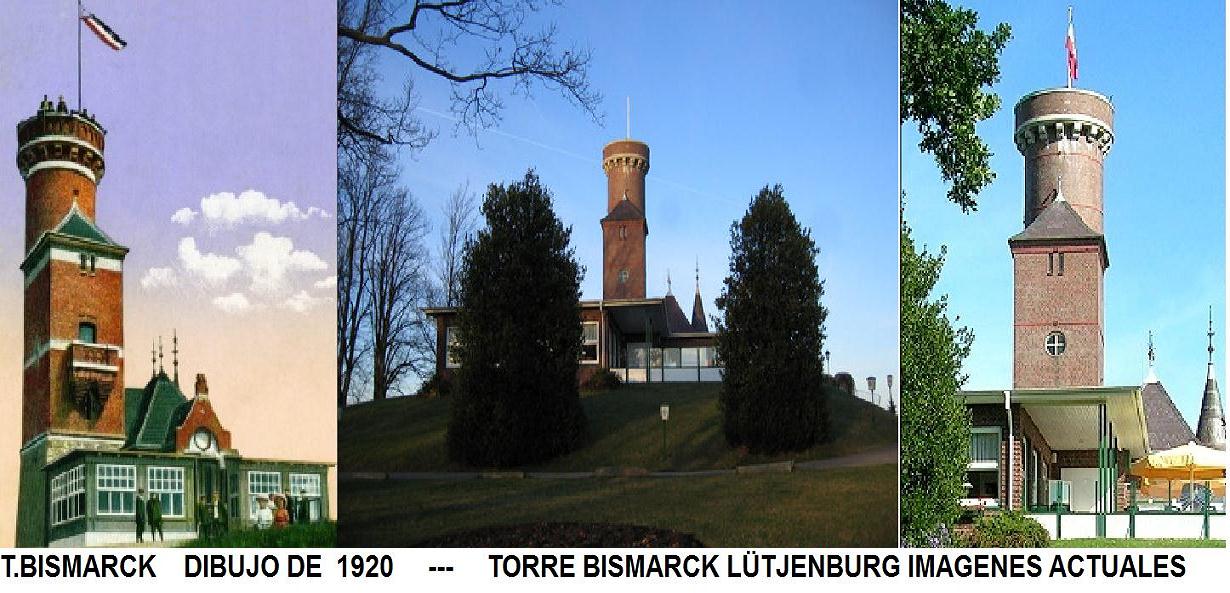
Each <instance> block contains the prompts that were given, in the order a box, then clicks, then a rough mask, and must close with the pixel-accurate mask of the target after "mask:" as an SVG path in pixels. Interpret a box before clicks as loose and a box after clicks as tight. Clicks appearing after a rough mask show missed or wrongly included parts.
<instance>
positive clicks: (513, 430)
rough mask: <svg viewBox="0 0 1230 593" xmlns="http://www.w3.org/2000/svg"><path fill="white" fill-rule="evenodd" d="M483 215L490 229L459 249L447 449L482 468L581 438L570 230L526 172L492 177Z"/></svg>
mask: <svg viewBox="0 0 1230 593" xmlns="http://www.w3.org/2000/svg"><path fill="white" fill-rule="evenodd" d="M482 212H483V215H484V216H485V218H486V223H487V226H486V228H483V229H481V230H480V231H479V232H478V233H477V234H476V236H475V238H474V240H473V241H472V242H470V243H469V244H468V246H467V248H466V252H465V256H464V260H463V271H462V277H461V286H460V291H459V295H458V297H459V304H460V309H459V312H458V314H457V324H456V326H455V328H454V332H455V333H454V338H455V339H456V340H457V342H456V345H455V348H453V350H454V352H455V353H456V355H455V356H456V358H457V359H458V362H460V367H459V368H458V369H457V383H456V388H455V390H454V396H455V400H454V402H453V407H452V417H451V419H450V422H449V427H448V447H449V453H450V455H451V457H452V458H453V459H455V460H457V461H460V462H463V463H466V464H469V465H476V466H486V467H509V466H516V465H522V464H528V463H535V462H540V461H544V460H547V459H550V458H552V457H555V456H557V455H560V454H563V453H566V452H568V451H571V450H573V449H575V448H576V447H577V446H578V445H579V444H580V443H581V441H582V439H583V438H584V435H585V429H586V421H585V414H584V412H583V411H582V409H581V402H580V396H579V393H578V390H577V359H578V357H579V356H580V352H581V319H580V306H579V299H580V284H581V278H582V276H583V275H584V270H583V269H582V268H581V267H580V266H579V265H578V264H577V262H576V260H575V258H574V257H573V249H572V248H571V247H570V246H569V238H570V237H571V235H572V230H571V229H570V228H567V227H565V226H564V225H563V223H561V222H560V220H559V219H558V218H556V216H555V212H554V210H553V209H552V199H551V194H550V192H549V191H548V190H547V189H546V188H545V187H543V186H542V185H541V183H540V182H539V180H538V177H537V176H536V175H535V174H534V172H533V171H532V170H531V171H529V172H527V173H526V175H525V178H524V179H523V180H521V181H518V182H516V183H512V184H510V185H508V186H504V185H496V184H492V185H491V186H490V187H489V188H488V189H487V195H486V198H485V200H484V202H483V206H482Z"/></svg>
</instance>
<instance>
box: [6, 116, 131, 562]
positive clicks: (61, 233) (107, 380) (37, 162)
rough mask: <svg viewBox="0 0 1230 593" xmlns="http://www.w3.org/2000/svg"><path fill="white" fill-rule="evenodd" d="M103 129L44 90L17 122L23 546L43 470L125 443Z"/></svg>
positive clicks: (38, 516)
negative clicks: (21, 186)
mask: <svg viewBox="0 0 1230 593" xmlns="http://www.w3.org/2000/svg"><path fill="white" fill-rule="evenodd" d="M105 135H106V130H104V129H103V128H102V126H100V125H99V124H98V122H97V121H95V120H94V119H93V117H91V116H90V115H89V114H88V113H87V112H84V111H70V110H69V109H68V106H67V105H66V104H65V103H64V100H63V99H60V101H59V102H58V103H57V104H54V105H53V104H52V102H50V101H48V100H47V99H46V97H44V98H43V101H42V103H41V104H40V105H39V108H38V112H37V113H36V114H35V115H34V116H33V117H30V118H28V119H26V120H24V121H22V122H21V123H19V124H17V146H18V149H17V169H18V171H19V172H20V173H21V176H22V177H23V178H24V179H25V182H26V233H25V238H26V241H25V250H26V251H25V253H26V255H25V258H24V259H23V260H22V263H21V270H22V273H23V276H24V279H25V283H24V285H25V307H24V319H25V343H24V351H23V369H22V444H23V445H22V449H21V461H22V476H21V485H20V492H19V500H18V506H19V508H18V516H19V519H18V523H19V525H18V530H17V531H18V545H43V544H45V542H36V541H29V540H23V536H25V535H27V534H35V533H38V534H41V533H42V532H43V530H41V529H23V528H22V525H23V521H25V520H26V519H27V518H29V519H30V520H31V521H35V522H36V523H35V524H37V522H41V521H42V520H44V518H45V517H46V509H45V505H46V500H47V496H46V480H45V478H44V476H43V475H42V474H43V472H42V467H43V466H44V465H46V464H47V463H49V462H51V461H54V460H55V459H56V458H58V457H59V456H61V455H63V454H64V453H67V452H68V451H70V450H74V449H83V448H84V449H114V448H118V447H119V446H121V445H122V444H123V442H124V350H123V347H124V324H123V321H124V310H123V262H124V256H125V255H126V254H127V252H128V249H127V248H126V247H123V246H121V245H119V244H118V243H116V242H115V241H113V240H112V239H111V238H110V237H108V236H107V235H106V234H105V233H103V232H102V231H101V230H100V229H99V228H98V227H97V225H96V224H95V219H94V214H95V195H96V190H97V187H98V183H99V181H100V180H101V179H102V176H103V173H104V170H105V167H104V161H103V146H104V137H105Z"/></svg>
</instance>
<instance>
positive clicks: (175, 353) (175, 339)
mask: <svg viewBox="0 0 1230 593" xmlns="http://www.w3.org/2000/svg"><path fill="white" fill-rule="evenodd" d="M171 365H172V366H173V367H174V368H175V384H176V385H179V334H178V333H177V332H176V330H174V329H172V330H171Z"/></svg>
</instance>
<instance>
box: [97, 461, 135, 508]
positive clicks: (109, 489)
mask: <svg viewBox="0 0 1230 593" xmlns="http://www.w3.org/2000/svg"><path fill="white" fill-rule="evenodd" d="M104 469H105V470H107V471H108V475H105V476H104V475H103V470H104ZM111 470H121V471H120V472H119V473H117V474H112V473H110V472H111ZM121 474H127V475H121ZM103 480H108V481H113V480H131V482H132V483H131V486H113V485H104V484H103ZM104 492H105V493H108V496H107V499H108V505H107V507H108V510H106V511H104V510H103V508H102V504H100V503H101V502H102V495H103V493H104ZM113 493H119V494H120V501H121V505H120V506H121V507H123V504H122V503H124V502H127V501H128V500H129V499H125V498H124V496H123V494H131V495H132V498H131V499H130V500H131V501H132V508H127V509H125V508H121V509H120V510H119V511H115V510H114V505H113V504H112V503H113V502H114V500H115V499H114V498H113ZM136 508H137V466H135V465H124V464H118V463H100V464H98V465H95V466H94V511H95V512H96V513H97V514H98V516H100V517H126V516H128V515H132V514H133V513H134V512H136Z"/></svg>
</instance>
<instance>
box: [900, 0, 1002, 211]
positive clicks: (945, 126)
mask: <svg viewBox="0 0 1230 593" xmlns="http://www.w3.org/2000/svg"><path fill="white" fill-rule="evenodd" d="M977 24H978V14H977V13H976V12H974V11H972V10H967V9H954V8H952V7H951V6H949V5H948V4H947V3H946V2H943V0H903V1H902V2H901V121H902V122H903V123H904V122H906V121H913V122H915V123H916V124H918V131H919V133H921V134H922V141H921V142H920V143H919V148H920V149H921V150H922V151H923V152H928V153H931V154H933V155H934V156H935V160H936V164H937V165H939V169H940V174H941V175H942V176H943V178H944V180H945V181H947V182H949V183H951V186H950V187H949V189H948V199H949V200H951V201H952V202H953V203H955V204H957V205H958V206H960V207H961V210H962V211H965V212H970V211H973V210H976V209H977V208H978V203H977V201H976V196H977V194H978V192H979V191H981V190H982V188H984V187H986V186H988V185H990V183H991V181H992V180H994V179H995V173H994V171H992V170H991V166H990V157H991V151H990V149H989V148H988V147H987V145H986V143H985V142H983V141H982V139H981V138H979V137H978V133H977V131H976V129H975V126H976V125H977V124H978V122H980V121H982V120H984V119H987V118H988V117H991V115H993V114H994V113H995V111H996V110H997V109H999V96H998V95H996V94H995V93H992V92H988V91H986V90H984V88H985V87H988V86H990V85H993V84H995V83H996V82H998V81H999V54H1000V52H1002V51H1003V49H1004V46H1005V45H1006V44H1007V43H1008V40H1009V39H1011V37H1012V29H1011V27H1009V26H1008V25H1007V24H1005V23H1000V24H999V25H996V27H995V29H994V31H992V32H991V33H989V34H988V33H984V32H983V31H980V30H978V29H977Z"/></svg>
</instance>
